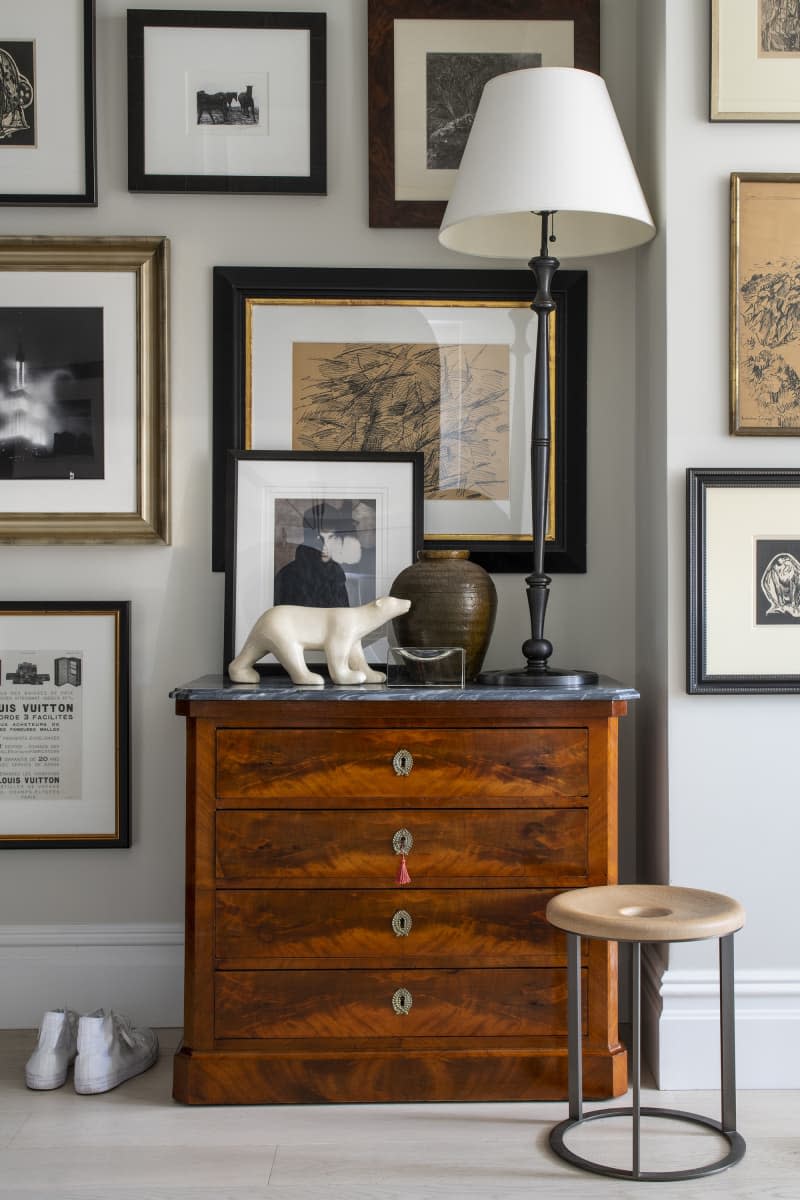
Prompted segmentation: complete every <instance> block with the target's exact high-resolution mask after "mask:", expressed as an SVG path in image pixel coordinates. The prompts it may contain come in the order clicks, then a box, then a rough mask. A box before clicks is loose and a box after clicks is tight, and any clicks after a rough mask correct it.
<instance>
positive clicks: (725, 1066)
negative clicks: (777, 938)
mask: <svg viewBox="0 0 800 1200" xmlns="http://www.w3.org/2000/svg"><path fill="white" fill-rule="evenodd" d="M631 946H632V950H633V958H632V966H631V988H632V994H631V1024H632V1041H631V1074H632V1093H633V1094H632V1105H631V1107H630V1108H598V1109H594V1110H593V1111H592V1112H589V1113H584V1111H583V1068H582V1030H581V986H580V984H581V980H580V959H581V939H580V936H579V935H578V934H575V933H567V993H568V994H567V1055H568V1067H567V1071H568V1086H569V1117H568V1119H567V1120H566V1121H562V1122H561V1124H560V1125H556V1127H555V1128H554V1129H553V1130H551V1132H550V1146H551V1148H552V1149H553V1150H554V1151H555V1153H556V1154H557V1155H558V1156H559V1157H560V1158H563V1159H565V1160H566V1161H567V1162H569V1163H572V1164H573V1165H574V1166H576V1167H582V1168H583V1169H584V1170H586V1171H592V1172H594V1173H595V1174H597V1175H610V1176H612V1177H613V1178H615V1179H635V1180H642V1181H666V1180H673V1179H698V1178H700V1177H702V1176H705V1175H713V1174H716V1173H717V1172H718V1171H723V1170H725V1168H726V1167H731V1166H733V1164H734V1163H737V1162H739V1161H740V1159H742V1158H743V1157H744V1152H745V1142H744V1138H742V1136H741V1135H740V1134H739V1133H737V1132H736V1071H735V1045H734V1036H735V1035H734V993H733V934H732V933H731V934H727V935H726V936H725V937H722V938H720V940H719V1001H720V1049H721V1120H720V1121H714V1120H712V1118H711V1117H702V1116H699V1115H698V1114H696V1113H689V1112H682V1111H681V1110H679V1109H672V1108H649V1107H645V1108H643V1107H642V1104H641V1062H642V1053H641V1051H642V986H641V985H642V970H641V962H642V958H641V944H640V943H639V942H632V943H631ZM642 1116H646V1117H666V1118H668V1119H671V1120H676V1121H688V1122H690V1123H692V1124H694V1125H703V1126H705V1127H706V1128H708V1129H713V1130H714V1131H715V1132H716V1133H721V1134H722V1136H723V1137H724V1138H726V1139H727V1142H728V1153H727V1154H726V1155H725V1156H724V1157H723V1158H720V1159H718V1160H717V1161H715V1162H713V1163H709V1164H708V1165H707V1166H703V1167H694V1168H691V1169H686V1170H678V1171H643V1170H642V1169H641V1155H640V1127H641V1118H642ZM604 1117H630V1118H631V1126H632V1135H631V1136H632V1147H631V1169H630V1170H625V1169H623V1168H621V1167H611V1166H606V1165H605V1164H604V1163H598V1162H594V1161H593V1160H592V1159H588V1158H584V1157H582V1156H581V1155H579V1154H575V1153H574V1152H573V1151H572V1150H570V1149H569V1147H568V1146H567V1145H566V1142H565V1140H564V1138H565V1136H566V1134H567V1132H568V1131H569V1130H570V1129H574V1128H575V1127H576V1126H578V1125H583V1124H585V1123H586V1122H587V1121H595V1120H598V1119H601V1118H604Z"/></svg>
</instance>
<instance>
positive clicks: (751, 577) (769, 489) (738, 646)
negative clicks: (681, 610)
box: [687, 469, 800, 693]
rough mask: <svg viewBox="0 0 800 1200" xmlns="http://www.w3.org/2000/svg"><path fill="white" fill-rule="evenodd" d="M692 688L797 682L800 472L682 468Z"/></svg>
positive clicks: (776, 686) (793, 688)
mask: <svg viewBox="0 0 800 1200" xmlns="http://www.w3.org/2000/svg"><path fill="white" fill-rule="evenodd" d="M687 529H688V538H687V544H688V581H689V586H688V622H687V627H688V635H689V636H688V656H687V657H688V663H687V667H688V669H687V691H689V692H730V693H736V692H798V691H800V472H797V471H792V470H782V471H772V470H737V469H731V470H724V469H709V470H697V469H690V470H689V471H688V472H687Z"/></svg>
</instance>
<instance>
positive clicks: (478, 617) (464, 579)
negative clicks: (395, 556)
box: [391, 550, 497, 681]
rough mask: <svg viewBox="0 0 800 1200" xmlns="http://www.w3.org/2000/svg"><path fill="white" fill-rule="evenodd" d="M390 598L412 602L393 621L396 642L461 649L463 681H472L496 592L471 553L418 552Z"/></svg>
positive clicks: (492, 616)
mask: <svg viewBox="0 0 800 1200" xmlns="http://www.w3.org/2000/svg"><path fill="white" fill-rule="evenodd" d="M391 594H392V595H393V596H399V597H400V598H401V599H404V600H410V601H411V608H410V609H409V611H408V612H407V613H405V614H404V615H403V616H401V617H395V620H394V631H395V635H396V638H397V644H398V645H400V646H418V647H426V646H463V648H464V658H465V663H464V674H465V678H466V679H467V681H469V680H471V679H474V678H475V676H476V675H477V674H478V672H479V671H480V669H481V666H482V665H483V660H484V658H485V656H486V651H487V650H488V648H489V639H490V638H491V636H492V630H493V629H494V619H495V614H496V612H497V591H496V589H495V586H494V582H493V580H492V577H491V575H490V574H489V573H488V571H484V569H483V567H479V566H478V564H477V563H474V562H470V561H469V550H420V551H419V553H418V554H417V562H415V563H413V564H412V565H411V566H410V567H406V569H405V570H404V571H401V572H400V574H399V575H398V576H397V578H396V579H395V581H394V583H393V584H392V588H391Z"/></svg>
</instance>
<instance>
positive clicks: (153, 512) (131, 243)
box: [0, 237, 169, 543]
mask: <svg viewBox="0 0 800 1200" xmlns="http://www.w3.org/2000/svg"><path fill="white" fill-rule="evenodd" d="M166 274H167V243H166V239H164V238H144V237H142V238H85V239H78V238H2V239H0V335H1V336H2V341H3V345H4V346H5V347H6V351H5V354H4V356H3V358H2V360H0V542H23V543H24V542H59V541H65V542H117V541H119V542H149V541H156V542H164V541H166V540H167V539H168V534H169V525H168V517H169V509H168V467H169V446H168V440H167V403H168V397H167V325H166V322H167V313H166V292H167V279H166Z"/></svg>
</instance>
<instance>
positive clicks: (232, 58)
mask: <svg viewBox="0 0 800 1200" xmlns="http://www.w3.org/2000/svg"><path fill="white" fill-rule="evenodd" d="M325 26H326V18H325V13H283V12H201V11H196V10H193V11H191V12H174V11H168V10H165V11H156V10H152V9H128V190H129V191H132V192H283V193H307V194H313V195H324V194H325V189H326V149H325V147H326V116H325V89H326V56H325V44H326V35H325Z"/></svg>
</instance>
